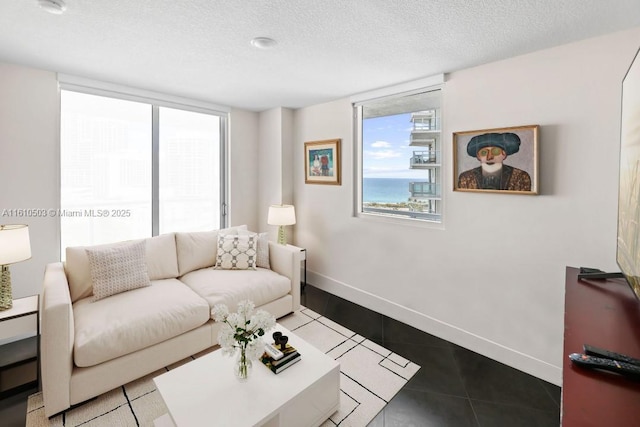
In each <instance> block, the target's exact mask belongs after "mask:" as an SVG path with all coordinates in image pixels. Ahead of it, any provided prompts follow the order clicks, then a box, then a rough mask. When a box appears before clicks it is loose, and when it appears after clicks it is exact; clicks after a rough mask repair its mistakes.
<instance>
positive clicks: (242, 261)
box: [216, 234, 258, 270]
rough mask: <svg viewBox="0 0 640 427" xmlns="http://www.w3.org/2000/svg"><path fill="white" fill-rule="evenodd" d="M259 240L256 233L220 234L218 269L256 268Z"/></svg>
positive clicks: (217, 257)
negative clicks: (249, 234) (243, 234)
mask: <svg viewBox="0 0 640 427" xmlns="http://www.w3.org/2000/svg"><path fill="white" fill-rule="evenodd" d="M257 249H258V242H257V239H256V235H255V234H254V235H252V236H238V235H230V234H218V252H217V256H216V269H218V270H255V269H256V255H257V252H258V251H257Z"/></svg>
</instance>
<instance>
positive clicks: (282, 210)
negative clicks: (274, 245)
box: [267, 205, 296, 245]
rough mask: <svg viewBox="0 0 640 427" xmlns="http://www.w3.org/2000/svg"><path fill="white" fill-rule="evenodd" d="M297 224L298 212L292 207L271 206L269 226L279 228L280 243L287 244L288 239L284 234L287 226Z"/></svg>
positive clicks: (268, 219)
mask: <svg viewBox="0 0 640 427" xmlns="http://www.w3.org/2000/svg"><path fill="white" fill-rule="evenodd" d="M295 223H296V210H295V208H294V207H293V206H292V205H271V206H269V215H268V217H267V224H269V225H277V226H279V227H278V243H279V244H281V245H286V244H287V237H286V235H285V232H284V226H285V225H292V224H295Z"/></svg>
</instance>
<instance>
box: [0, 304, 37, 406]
mask: <svg viewBox="0 0 640 427" xmlns="http://www.w3.org/2000/svg"><path fill="white" fill-rule="evenodd" d="M34 321H35V330H36V336H34V337H29V338H25V339H22V340H18V341H13V342H10V343H8V344H4V345H1V346H0V398H5V397H7V396H11V395H14V394H17V393H20V392H22V391H24V390H28V389H30V388H32V387H39V386H40V295H32V296H29V297H24V298H17V299H14V300H13V307H12V308H10V309H8V310H3V311H0V339H2V340H3V339H7V338H11V337H15V336H18V335H22V334H25V333H30V332H32V331H33V330H34V325H33V322H34ZM33 362H35V364H36V368H35V371H36V372H35V380H32V381H29V382H26V383H20V382H19V381H17V380H16V378H15V377H31V378H33V377H32V374H31V373H30V371H31V369H30V367H29V365H30V364H32V363H33ZM31 372H33V371H31Z"/></svg>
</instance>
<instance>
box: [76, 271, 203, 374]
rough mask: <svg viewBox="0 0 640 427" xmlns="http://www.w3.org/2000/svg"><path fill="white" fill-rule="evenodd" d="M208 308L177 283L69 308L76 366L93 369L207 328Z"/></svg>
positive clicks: (153, 284)
mask: <svg viewBox="0 0 640 427" xmlns="http://www.w3.org/2000/svg"><path fill="white" fill-rule="evenodd" d="M209 312H210V308H209V305H208V304H207V302H206V301H205V300H204V299H202V298H201V297H199V296H198V295H196V294H195V293H194V292H193V291H192V290H191V289H189V287H187V286H185V285H184V284H183V283H181V282H180V281H179V280H177V279H165V280H154V281H152V282H151V286H148V287H145V288H139V289H134V290H132V291H129V292H125V293H121V294H117V295H113V296H111V297H109V298H105V299H101V300H99V301H96V302H91V298H84V299H81V300H79V301H78V302H76V303H75V304H74V305H73V317H74V323H75V340H74V345H73V351H74V362H75V364H76V365H77V366H81V367H86V366H93V365H97V364H99V363H102V362H105V361H107V360H111V359H115V358H116V357H120V356H123V355H125V354H129V353H131V352H134V351H137V350H140V349H142V348H145V347H149V346H151V345H154V344H157V343H160V342H162V341H165V340H167V339H169V338H172V337H175V336H178V335H180V334H183V333H185V332H187V331H190V330H192V329H195V328H197V327H198V326H200V325H202V324H204V323H206V322H207V321H208V319H209V317H210V313H209Z"/></svg>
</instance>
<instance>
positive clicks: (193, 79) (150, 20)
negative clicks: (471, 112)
mask: <svg viewBox="0 0 640 427" xmlns="http://www.w3.org/2000/svg"><path fill="white" fill-rule="evenodd" d="M66 3H67V11H66V12H65V13H64V14H63V15H52V14H50V13H47V12H45V11H44V10H42V9H40V8H39V7H38V2H37V0H0V61H2V62H9V63H16V64H23V65H27V66H32V67H36V68H41V69H45V70H52V71H57V72H62V73H66V74H72V75H77V76H81V77H88V78H91V79H96V80H102V81H105V82H113V83H118V84H122V85H127V86H132V87H136V88H141V89H147V90H153V91H158V92H163V93H167V94H171V95H179V96H184V97H189V98H195V99H200V100H204V101H209V102H213V103H217V104H223V105H228V106H231V107H239V108H245V109H249V110H254V111H261V110H264V109H268V108H272V107H290V108H297V107H302V106H307V105H312V104H317V103H321V102H325V101H329V100H334V99H337V98H341V97H345V96H349V95H352V94H354V93H358V92H363V91H367V90H371V89H376V88H380V87H384V86H389V85H393V84H397V83H402V82H406V81H410V80H414V79H418V78H422V77H427V76H431V75H434V74H439V73H446V72H450V71H455V70H460V69H463V68H468V67H471V66H475V65H479V64H482V63H487V62H491V61H495V60H499V59H503V58H508V57H511V56H515V55H519V54H523V53H528V52H532V51H535V50H539V49H544V48H548V47H551V46H556V45H560V44H564V43H568V42H572V41H577V40H581V39H585V38H589V37H594V36H598V35H602V34H606V33H611V32H614V31H618V30H623V29H628V28H632V27H637V26H640V1H639V0H609V1H603V0H482V1H480V0H395V1H392V0H348V1H347V0H289V1H285V0H242V1H234V0H227V1H217V0H108V1H107V0H102V1H99V0H94V1H87V0H66ZM258 36H266V37H271V38H274V39H276V40H277V41H278V44H277V45H276V47H275V48H273V49H271V50H257V49H255V48H253V47H252V46H251V45H250V44H249V41H250V40H251V39H252V38H254V37H258ZM639 43H640V40H639ZM0 78H1V76H0Z"/></svg>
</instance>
